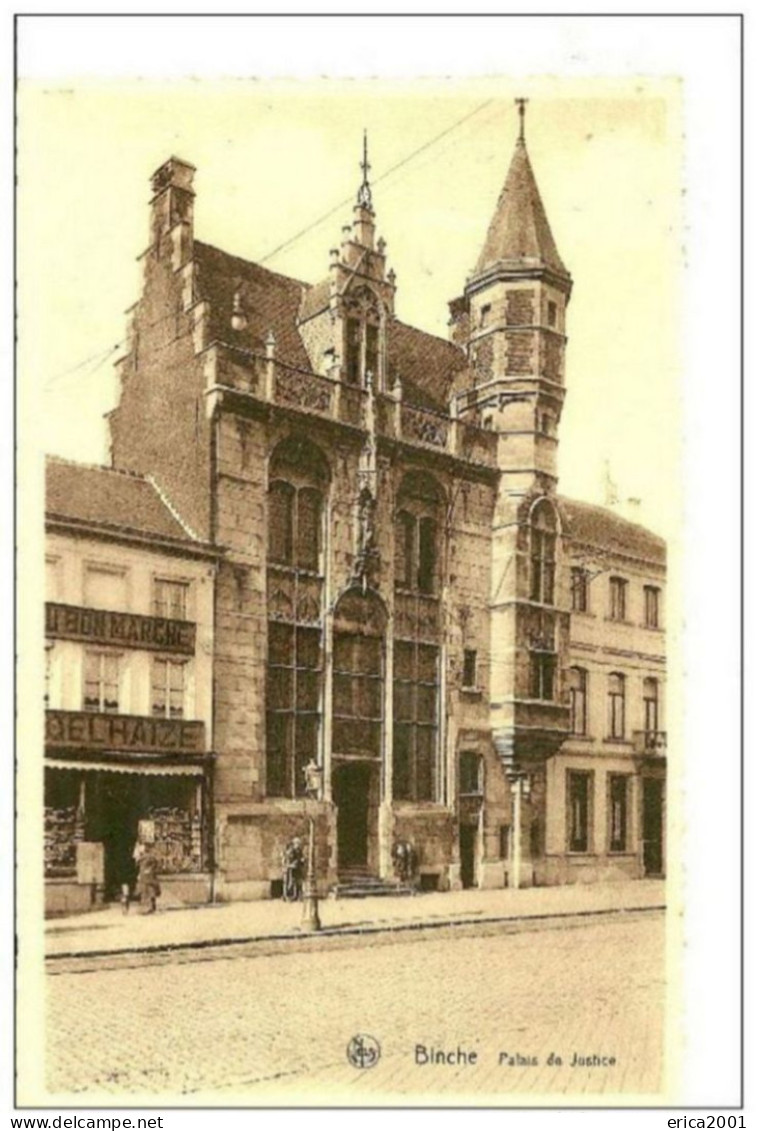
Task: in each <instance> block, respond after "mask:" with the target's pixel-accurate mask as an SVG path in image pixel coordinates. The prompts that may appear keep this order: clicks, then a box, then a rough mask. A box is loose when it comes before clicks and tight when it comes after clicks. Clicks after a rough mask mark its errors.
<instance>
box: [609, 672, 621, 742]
mask: <svg viewBox="0 0 757 1131" xmlns="http://www.w3.org/2000/svg"><path fill="white" fill-rule="evenodd" d="M607 713H608V720H607V721H608V737H609V738H625V735H626V677H625V676H624V675H621V673H620V672H611V673H610V675H609V677H608V684H607Z"/></svg>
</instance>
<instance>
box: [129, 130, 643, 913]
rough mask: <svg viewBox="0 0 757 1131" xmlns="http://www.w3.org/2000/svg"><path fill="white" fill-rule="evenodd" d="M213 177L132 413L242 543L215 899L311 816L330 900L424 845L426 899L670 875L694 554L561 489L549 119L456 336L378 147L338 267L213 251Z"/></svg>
mask: <svg viewBox="0 0 757 1131" xmlns="http://www.w3.org/2000/svg"><path fill="white" fill-rule="evenodd" d="M194 172H195V170H194V169H193V167H192V166H190V165H188V164H187V163H185V162H184V161H181V160H179V159H177V158H171V159H170V160H169V161H167V162H166V163H165V164H164V165H163V166H162V167H161V168H160V169H159V170H158V171H157V173H156V174H155V175H154V177H153V180H152V187H153V199H152V204H151V227H150V232H151V237H150V245H149V247H148V249H147V251H146V252H145V253H144V256H143V260H142V262H143V267H144V283H143V289H142V294H141V296H140V298H139V300H138V302H137V303H136V305H135V307H134V308H133V310H132V312H131V321H130V328H129V339H128V342H129V344H128V348H127V350H126V353H125V355H124V357H123V358H122V359H121V361H120V362H119V367H118V369H119V376H120V397H119V402H118V405H117V407H116V408H115V409H114V410H113V412H112V413H111V415H110V432H111V441H112V461H113V465H114V467H116V468H119V469H123V470H127V471H131V472H134V473H136V474H138V475H149V476H151V478H152V479H153V481H154V482H155V483H156V484H157V486H158V487H159V489H160V490H161V491H162V492H163V493H164V494H165V495H166V497H168V498H170V500H171V502H172V505H173V507H174V508H175V510H176V512H177V513H178V514H180V515H181V517H182V521H183V522H184V523H185V524H186V526H187V527H188V528H190V529H191V530H192V531H193V532H194V533H195V535H196V537H197V538H198V539H199V540H200V541H202V542H203V543H207V544H209V545H211V546H213V547H214V548H216V549H217V551H218V552H219V562H218V570H217V576H216V595H215V626H214V677H213V679H214V683H213V688H214V691H213V695H214V736H213V742H214V750H215V753H216V759H215V767H214V786H213V789H214V813H215V834H214V835H215V844H214V859H215V868H216V893H217V896H218V898H225V899H233V898H256V897H262V898H265V897H267V896H269V895H271V894H272V893H275V892H276V890H277V884H278V883H279V881H280V876H281V870H280V869H281V863H280V862H281V853H282V850H283V848H284V845H285V844H286V842H287V841H288V840H289V839H290V838H291V837H292V836H293V835H302V833H303V830H304V827H305V823H306V821H307V820H308V818H309V817H313V818H314V820H315V823H316V828H317V843H318V858H319V861H320V864H321V867H320V873H321V874H320V883H321V886H322V888H326V887H334V886H335V885H336V884H337V883H338V882H339V881H340V880H342V881H344V880H345V878H347V879H352V880H354V879H355V877H356V876H357V877H359V876H372V877H379V878H383V879H385V880H387V881H389V880H391V879H392V877H393V871H394V864H393V855H394V850H395V848H396V846H397V844H398V843H399V842H409V843H410V844H411V845H412V847H413V849H414V852H415V856H416V860H417V883H418V885H419V886H420V887H421V888H422V889H440V890H444V889H449V888H457V887H460V886H473V885H478V886H481V887H499V886H505V885H508V884H509V885H521V884H528V883H534V882H535V883H559V882H564V881H570V880H575V879H595V878H600V877H602V878H607V877H612V876H628V875H631V876H637V875H642V874H644V873H645V872H647V873H652V872H654V873H656V874H659V873H661V872H662V870H663V866H664V864H663V854H662V838H663V834H662V822H663V815H662V814H663V808H664V785H663V784H661V783H662V782H663V779H664V756H663V738H662V733H663V727H662V722H661V718H662V716H661V713H660V712H661V687H662V682H663V669H664V659H663V657H664V645H663V636H662V632H661V625H662V620H661V617H662V611H661V610H662V596H661V593H662V587H663V584H664V573H665V547H664V543H663V542H662V540H661V539H659V538H657V537H656V536H654V535H652V534H651V533H649V532H648V531H645V530H643V529H642V528H641V527H639V526H637V525H635V524H633V523H628V522H625V521H623V520H621V519H620V518H618V517H617V516H616V515H614V514H612V513H610V512H608V511H603V510H601V509H599V508H595V507H588V506H586V505H584V504H581V503H576V502H571V501H568V500H565V499H562V498H561V497H560V496H559V495H558V493H557V485H558V480H557V449H558V437H559V424H560V415H561V410H562V404H563V400H564V396H565V343H566V312H567V306H568V302H569V299H570V293H571V287H572V280H571V277H570V275H569V273H568V271H567V269H566V267H565V265H564V264H563V262H562V260H561V259H560V256H559V254H558V252H557V248H556V245H555V241H554V238H553V236H552V233H551V230H550V227H549V223H548V221H547V217H546V213H545V210H544V206H543V204H542V201H541V197H540V194H539V190H538V188H537V186H536V181H535V178H534V174H533V170H532V167H531V164H530V160H529V157H528V153H527V150H526V145H525V140H524V138H523V133H522V129H521V134H520V136H519V138H518V140H517V143H516V146H515V152H514V155H513V158H512V162H511V165H510V168H509V172H508V174H507V178H506V181H505V184H504V187H503V190H502V193H501V196H500V199H499V201H498V203H497V206H496V209H495V212H494V216H493V219H492V221H491V224H490V227H489V230H488V234H487V236H486V239H485V241H484V245H483V248H482V251H481V254H480V256H479V259H478V263H477V266H476V268H475V270H474V271H473V273H472V274H471V276H470V277H469V278H468V279H467V281H466V282H465V285H464V287H463V289H462V293H461V294H460V296H459V297H458V298H456V299H455V300H454V301H453V302H452V303H451V304H450V341H444V340H443V339H440V338H437V337H435V336H433V335H431V334H428V333H425V332H423V331H421V330H418V329H416V328H414V327H411V326H409V325H407V324H405V323H403V322H402V321H401V320H400V319H399V318H398V317H397V315H396V313H395V297H396V279H395V276H394V273H393V271H392V270H391V269H390V268H389V266H388V263H387V254H386V244H385V243H384V241H383V239H381V238H379V237H378V236H377V231H376V215H375V211H374V208H373V202H372V196H371V187H370V184H369V182H368V180H367V176H366V174H367V163H365V162H364V176H363V182H362V184H361V185H360V188H359V191H358V195H357V201H356V204H355V206H354V209H353V217H352V222H351V223H350V224H347V225H346V226H345V227H344V228H343V229H342V233H341V239H340V242H339V244H338V246H336V247H334V248H333V249H332V250H331V252H330V254H329V257H328V261H327V262H326V263H324V276H323V278H322V279H321V281H320V282H318V283H316V284H314V285H310V284H306V283H302V282H299V281H297V280H294V279H290V278H287V277H285V276H282V275H278V274H276V273H274V272H272V271H269V270H268V269H266V268H264V267H262V266H260V265H257V264H254V263H251V262H248V261H246V260H244V259H240V258H238V257H235V256H233V255H230V254H228V253H226V252H223V251H220V250H218V249H216V248H213V247H211V246H209V245H207V244H205V243H202V242H201V241H200V240H199V239H197V238H196V236H195V231H194V219H193V204H194V187H193V185H194ZM575 571H578V572H579V573H581V571H583V573H582V577H583V584H584V587H585V590H586V593H587V598H586V607H585V608H584V607H581V605H580V599H581V593H580V592H579V590H580V586H579V584H578V581H577V580H576V577H577V574H576V572H575ZM618 581H621V582H623V583H624V584H625V596H626V605H625V606H624V611H623V615H616V614H617V605H612V606H610V605H609V604H608V603H607V602H609V601H610V597H609V595H608V594H609V593H610V588H608V587H611V589H612V594H613V597H612V600H613V601H617V599H618V598H617V589H618V586H617V582H618ZM645 587H646V588H645ZM605 589H606V590H607V594H605V593H604V590H605ZM647 589H649V590H652V589H654V590H655V592H656V593H657V597H656V600H657V621H656V623H655V624H654V625H652V624H651V623H647V622H645V621H644V620H642V622H641V625H639V623H638V617H637V613H638V610H639V609H640V608H644V609H646V607H647V606H646V605H644V606H643V605H642V604H640V603H641V602H644V601H649V602H651V601H652V600H653V598H651V597H649V598H647V596H646V595H645V594H646V590H647ZM581 592H582V591H581ZM589 595H590V596H589ZM577 601H578V602H579V604H578V605H577V604H576V602H577ZM649 608H651V605H650V606H649ZM608 609H609V610H610V611H609V612H608V611H607V610H608ZM650 616H651V613H650ZM576 672H579V673H580V672H583V673H584V675H580V674H579V675H576V674H575V673H576ZM586 673H588V674H586ZM584 676H585V678H584ZM614 677H622V680H621V682H620V683H619V682H618V680H617V679H615V678H614ZM581 681H584V682H583V683H582V682H581ZM645 681H647V682H645ZM649 681H654V682H655V684H656V686H657V692H658V694H657V713H654V714H653V713H652V708H651V707H649V713H647V714H644V712H645V711H646V710H647V708H646V706H643V707H642V705H643V704H645V703H646V699H645V698H644V697H645V696H646V693H647V691H650V689H651V687H652V683H651V682H649ZM610 685H611V686H612V688H613V690H612V692H611V691H610ZM619 686H622V689H623V706H622V708H621V706H619V705H618V703H617V702H616V698H615V697H616V696H617V694H618V691H617V688H618V687H619ZM582 687H583V691H582V690H581V688H582ZM582 695H583V699H581V696H582ZM650 695H651V692H650ZM647 698H648V696H647ZM581 703H583V704H584V707H583V712H584V714H585V715H586V721H585V722H582V720H583V715H582V714H581V709H580V704H581ZM608 712H609V713H608ZM618 712H621V713H622V719H621V717H620V714H618ZM589 718H590V719H591V723H589V721H588V720H589ZM608 720H609V721H608ZM579 726H583V730H582V731H579V730H576V727H579ZM608 728H609V729H608ZM572 731H573V733H571V732H572ZM637 732H638V733H637ZM639 735H641V737H639ZM312 762H315V763H317V764H318V765H319V766H320V767H321V768H322V774H323V786H322V790H321V795H320V796H319V797H318V798H316V799H312V798H311V799H309V798H307V797H306V796H305V778H304V773H303V771H304V768H305V766H306V765H308V764H309V763H312ZM648 780H653V781H654V782H656V783H658V784H657V785H654V786H653V785H649V786H648V785H647V784H646V782H647V781H648ZM655 790H657V794H656V803H653V800H652V795H653V794H654V793H655ZM655 805H656V808H655ZM653 810H654V811H655V814H656V818H655V815H654V814H653V812H652V811H653ZM655 821H657V823H655ZM658 826H659V827H658ZM655 830H657V831H655ZM655 837H656V838H657V841H659V850H658V851H657V852H656V853H655V850H654V849H649V848H648V847H646V848H645V842H647V841H650V840H653V839H654V838H655Z"/></svg>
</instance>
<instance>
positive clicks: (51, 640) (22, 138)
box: [17, 17, 738, 1108]
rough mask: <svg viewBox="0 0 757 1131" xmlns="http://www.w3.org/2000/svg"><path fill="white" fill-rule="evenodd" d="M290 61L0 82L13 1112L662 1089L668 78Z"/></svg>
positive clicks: (679, 894)
mask: <svg viewBox="0 0 757 1131" xmlns="http://www.w3.org/2000/svg"><path fill="white" fill-rule="evenodd" d="M139 19H140V21H141V23H142V26H143V29H144V32H145V34H146V35H148V36H149V33H150V19H149V18H148V17H140V18H139ZM73 22H74V23H75V22H76V21H73ZM191 22H192V21H190V20H189V19H188V18H186V17H185V18H181V17H177V18H176V19H174V20H172V19H171V18H168V19H167V24H168V25H169V31H170V32H171V33H172V34H180V33H181V29H182V27H183V26H186V25H188V24H189V23H191ZM398 22H399V21H398ZM538 22H539V21H536V23H538ZM241 23H242V25H243V26H242V27H238V28H237V30H238V31H240V32H244V34H249V35H251V36H254V35H255V34H256V31H257V29H256V26H255V25H256V23H257V21H256V20H255V19H250V20H242V21H241ZM235 24H236V21H232V22H231V23H230V24H228V25H226V27H225V29H224V35H225V36H228V35H230V34H233V28H234V26H235ZM345 24H347V25H349V21H344V22H343V23H341V24H340V29H341V34H342V36H344V35H345V30H347V31H348V30H349V27H347V28H346V29H345ZM171 25H172V30H171ZM349 26H354V25H349ZM194 27H195V31H196V32H197V33H198V34H201V27H200V26H199V25H198V24H197V23H195V24H194ZM105 30H107V29H105ZM115 30H116V28H115V25H114V27H113V32H115ZM319 30H320V31H321V32H323V33H325V32H326V31H327V30H328V29H327V28H326V26H325V23H324V21H322V22H321V24H320V29H319ZM359 30H360V34H361V35H364V34H366V32H367V30H368V29H367V27H366V28H360V29H359ZM390 30H391V28H390V26H389V25H385V26H384V28H383V29H381V32H382V35H383V34H385V32H390ZM504 30H505V29H503V32H504ZM514 30H515V28H514V27H513V29H512V31H513V32H514ZM448 31H449V32H452V28H449V27H448ZM537 31H538V28H536V27H532V28H531V30H530V32H529V34H536V33H537ZM618 33H620V28H618ZM30 34H31V32H30ZM109 34H113V33H109ZM509 34H512V32H511V33H509ZM21 42H22V45H23V36H22V39H21ZM342 42H343V41H342ZM510 50H511V51H512V44H511V45H510ZM23 57H24V56H23V51H22V55H21V58H22V60H23ZM283 64H284V60H283V59H279V67H278V71H277V72H276V73H274V74H270V73H265V74H263V73H259V74H256V73H254V71H253V70H251V71H250V72H249V73H248V74H247V75H246V76H241V75H238V76H232V75H231V74H229V75H228V76H226V77H224V75H223V74H222V73H221V74H219V73H217V72H216V71H215V70H212V69H211V70H209V72H208V74H207V75H203V74H197V73H185V74H184V75H181V76H177V75H175V74H173V73H172V74H166V77H165V79H163V80H161V79H160V78H159V77H155V76H154V74H148V73H145V74H140V73H132V74H124V73H123V72H122V71H119V70H118V68H116V71H117V73H115V74H109V73H108V71H107V68H103V70H102V72H101V73H100V72H98V70H97V68H96V67H95V68H94V69H93V70H92V71H89V72H87V73H77V72H76V71H75V70H74V71H72V72H71V74H67V72H66V67H65V65H62V64H61V66H60V68H59V71H58V72H56V73H54V74H51V75H50V77H49V78H47V77H44V76H40V75H38V74H31V75H29V76H28V77H27V76H26V75H25V73H24V70H23V67H21V68H20V70H19V84H18V91H17V102H18V109H17V113H18V230H19V253H20V254H19V297H18V302H19V354H18V356H19V373H18V382H19V398H20V413H21V415H20V420H21V433H20V444H21V449H20V450H21V455H20V463H19V492H20V495H19V497H20V500H21V506H22V509H23V508H24V507H25V500H26V503H28V510H26V509H23V514H22V518H23V522H24V525H25V524H26V521H27V517H28V519H29V523H30V527H32V526H33V527H34V531H33V532H31V531H30V533H29V534H28V537H27V535H26V531H24V530H22V532H21V533H22V536H23V538H24V557H23V560H24V562H25V564H26V567H27V570H28V573H26V572H25V579H24V578H20V579H19V580H20V584H21V585H22V589H23V595H22V599H24V600H25V601H27V602H28V604H29V610H28V612H27V613H26V614H25V617H22V631H23V633H24V635H23V647H22V656H21V661H20V662H21V664H22V665H24V664H25V665H26V668H25V669H24V670H26V671H27V672H28V673H29V678H28V679H27V680H26V681H24V684H23V688H22V694H23V703H22V704H21V715H20V725H21V727H22V730H21V731H20V733H21V734H23V736H24V745H25V747H26V749H25V751H24V757H25V758H26V757H30V759H31V761H29V762H26V763H25V764H23V765H21V764H20V765H19V776H18V780H17V790H18V798H19V801H18V812H19V820H20V835H19V865H20V868H21V873H20V875H21V877H22V880H21V883H20V887H19V899H18V914H19V917H20V920H21V923H22V929H21V932H20V938H21V952H22V967H21V968H20V970H21V981H20V986H21V987H22V988H23V990H24V992H25V993H28V994H29V995H30V996H29V998H27V1000H32V999H33V1000H35V1001H37V1002H38V1003H39V1007H40V1014H39V1017H40V1018H41V1019H42V1020H41V1021H35V1022H34V1024H35V1025H37V1026H38V1027H37V1029H36V1030H35V1031H36V1033H37V1041H38V1055H37V1056H36V1057H35V1058H33V1059H34V1063H33V1064H31V1063H29V1061H30V1059H31V1058H28V1057H27V1056H26V1054H25V1051H24V1049H25V1048H26V1047H27V1046H26V1043H25V1042H22V1044H20V1045H19V1050H18V1074H19V1093H18V1096H19V1098H18V1102H19V1103H23V1104H29V1105H32V1106H49V1105H52V1106H56V1105H57V1106H59V1107H67V1108H68V1107H72V1108H77V1107H89V1108H92V1107H104V1108H107V1107H126V1108H128V1107H131V1106H149V1105H152V1106H154V1107H156V1108H157V1107H162V1106H179V1107H181V1106H187V1107H189V1106H208V1107H218V1108H223V1107H230V1106H237V1107H256V1106H269V1107H270V1106H287V1107H291V1106H303V1105H306V1106H335V1107H339V1106H345V1105H346V1106H359V1105H365V1106H386V1105H395V1106H396V1105H410V1106H412V1105H420V1106H435V1105H441V1106H460V1105H470V1106H482V1105H488V1106H509V1105H511V1106H517V1105H523V1106H529V1105H534V1104H536V1105H543V1106H547V1107H548V1106H554V1105H566V1106H570V1105H576V1104H579V1105H583V1106H652V1107H656V1106H662V1105H664V1104H665V1103H669V1102H671V1100H674V1099H675V1097H679V1102H680V1096H681V1094H682V1093H681V1091H680V1087H681V1085H680V1068H681V1058H682V1057H683V1055H684V1051H683V1050H684V1047H685V1033H684V1025H685V1016H686V1014H685V1008H684V1004H683V999H682V994H683V990H682V973H681V971H682V965H681V964H682V955H683V948H684V925H683V924H684V920H685V896H684V887H685V885H684V883H683V875H684V873H685V871H686V858H685V851H684V845H685V841H684V827H685V813H684V800H683V799H684V795H685V767H684V766H683V753H684V749H683V748H684V741H683V735H684V730H683V719H684V698H683V676H684V655H683V647H684V636H683V634H684V623H685V610H684V593H683V588H682V568H683V567H682V556H683V547H684V538H685V532H684V515H685V509H686V500H687V498H688V496H687V495H686V489H685V484H684V413H683V409H682V399H683V396H684V391H685V372H684V367H685V357H686V353H685V347H684V335H683V319H684V313H683V308H684V274H685V270H686V266H687V259H686V252H685V241H686V223H685V215H684V201H685V191H686V190H685V179H686V172H685V148H686V147H685V138H686V128H685V113H686V87H685V83H684V82H683V80H682V78H681V76H680V75H677V74H675V73H665V74H652V73H649V72H647V73H644V74H642V73H630V74H626V73H624V74H618V75H607V74H597V75H585V74H577V73H570V72H569V71H568V69H566V73H565V74H560V73H557V72H556V71H555V68H554V67H551V68H546V67H545V68H544V69H543V70H541V71H539V70H537V69H535V70H534V71H533V73H525V74H524V73H508V71H507V68H506V67H505V66H503V67H502V68H501V71H500V70H496V71H493V70H492V69H491V68H490V67H486V68H484V67H482V68H481V69H480V71H479V72H478V73H473V74H467V75H447V76H446V77H442V76H441V75H440V74H431V73H430V72H429V70H428V69H427V68H424V67H423V66H421V65H420V60H419V66H418V71H417V75H416V76H415V77H407V76H403V77H401V78H396V77H387V76H385V75H383V74H382V73H381V72H380V69H379V70H377V73H376V75H375V77H370V78H369V77H367V76H363V75H362V74H361V75H358V74H356V75H355V76H354V77H351V76H350V74H349V69H348V71H347V77H345V75H344V74H343V73H337V72H334V73H327V72H326V73H323V74H320V75H318V74H308V75H303V76H301V77H299V76H297V75H296V73H295V72H294V71H292V72H289V73H288V72H287V70H286V67H284V65H283ZM733 379H734V380H735V381H736V380H737V379H738V375H737V374H735V375H733ZM669 579H670V580H669ZM733 756H734V760H736V759H737V751H734V752H733ZM733 816H734V819H735V816H736V814H735V813H734V814H733ZM735 863H736V862H735V861H734V864H735ZM18 992H19V990H18V989H17V993H18ZM30 1024H31V1022H30V1021H29V1020H28V1019H27V1021H25V1022H24V1025H30ZM27 1032H28V1031H27Z"/></svg>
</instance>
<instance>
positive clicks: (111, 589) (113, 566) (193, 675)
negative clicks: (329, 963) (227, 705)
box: [44, 459, 217, 913]
mask: <svg viewBox="0 0 757 1131" xmlns="http://www.w3.org/2000/svg"><path fill="white" fill-rule="evenodd" d="M216 556H217V555H216V553H215V551H214V550H213V548H212V547H209V546H207V545H203V544H202V543H200V542H199V541H198V540H197V539H195V538H193V537H192V536H191V535H190V533H189V532H188V531H187V530H186V529H185V528H184V527H183V526H182V524H181V523H180V522H179V521H178V519H177V518H176V516H175V514H174V513H172V511H171V509H170V507H169V506H168V505H167V502H166V500H165V499H164V498H162V497H161V495H160V494H159V492H158V491H157V490H156V488H155V486H154V484H152V483H151V482H149V481H148V480H146V479H144V478H143V477H141V476H137V475H132V474H130V473H126V472H120V471H115V470H111V469H107V468H98V467H88V466H85V465H82V464H75V463H70V462H68V461H64V460H58V459H50V460H49V461H48V466H47V520H46V554H45V566H46V605H45V714H46V718H45V761H44V775H45V782H44V804H45V896H46V907H47V910H48V911H49V912H51V913H55V912H66V911H74V910H83V909H87V908H89V907H91V906H93V905H96V904H98V903H101V902H102V901H103V900H105V899H110V898H118V897H119V896H120V892H121V888H122V885H123V884H128V885H130V887H131V888H132V889H133V885H134V879H135V871H136V868H135V864H134V859H133V850H134V846H135V843H136V840H137V832H138V829H139V822H140V821H143V822H149V829H150V833H151V835H152V838H153V840H154V850H155V853H156V855H157V857H158V860H159V864H160V868H161V872H162V875H163V881H162V886H163V890H164V897H165V899H167V900H168V901H171V900H176V901H179V902H184V901H203V900H207V899H209V897H210V883H211V872H212V855H211V854H212V829H213V816H212V801H213V797H212V772H211V770H212V725H213V711H212V697H213V685H212V672H213V593H214V574H215V561H216Z"/></svg>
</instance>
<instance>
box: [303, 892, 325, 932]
mask: <svg viewBox="0 0 757 1131" xmlns="http://www.w3.org/2000/svg"><path fill="white" fill-rule="evenodd" d="M301 928H302V930H303V931H320V929H321V917H320V915H319V914H318V894H317V892H316V891H315V890H312V891H311V890H310V885H309V884H305V886H304V888H303V889H302V923H301Z"/></svg>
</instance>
